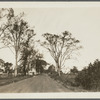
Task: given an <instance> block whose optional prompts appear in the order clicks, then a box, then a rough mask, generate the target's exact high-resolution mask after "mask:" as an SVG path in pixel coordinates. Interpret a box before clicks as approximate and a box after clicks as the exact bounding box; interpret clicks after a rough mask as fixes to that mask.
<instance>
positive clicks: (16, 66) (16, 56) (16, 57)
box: [15, 50, 18, 77]
mask: <svg viewBox="0 0 100 100" xmlns="http://www.w3.org/2000/svg"><path fill="white" fill-rule="evenodd" d="M15 53H16V55H15V60H16V65H15V77H16V76H17V68H18V63H17V59H18V52H17V50H15Z"/></svg>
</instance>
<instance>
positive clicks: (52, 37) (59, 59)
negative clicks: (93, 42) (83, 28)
mask: <svg viewBox="0 0 100 100" xmlns="http://www.w3.org/2000/svg"><path fill="white" fill-rule="evenodd" d="M43 37H44V38H45V39H46V41H44V42H43V43H42V44H41V45H42V46H44V47H45V48H46V49H47V50H48V51H49V52H50V54H51V56H52V57H53V59H54V61H55V62H56V65H57V68H58V74H59V76H60V72H61V67H63V66H64V63H65V61H66V60H67V59H70V58H71V56H72V53H73V52H74V51H75V50H78V49H79V48H81V46H78V43H79V40H76V39H75V38H73V37H72V34H71V33H70V32H68V31H65V32H63V33H62V34H61V35H56V34H50V33H45V34H43Z"/></svg>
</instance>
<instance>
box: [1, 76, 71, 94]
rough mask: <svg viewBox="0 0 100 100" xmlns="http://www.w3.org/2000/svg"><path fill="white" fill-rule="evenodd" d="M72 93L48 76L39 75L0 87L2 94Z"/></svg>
mask: <svg viewBox="0 0 100 100" xmlns="http://www.w3.org/2000/svg"><path fill="white" fill-rule="evenodd" d="M35 92H38V93H41V92H44V93H45V92H71V90H69V89H67V88H65V87H64V86H62V85H61V84H60V83H58V82H56V81H55V80H53V79H52V78H50V77H49V76H48V75H46V74H43V75H38V76H35V77H32V78H28V79H25V80H22V81H19V82H15V83H11V84H9V85H5V86H0V93H35Z"/></svg>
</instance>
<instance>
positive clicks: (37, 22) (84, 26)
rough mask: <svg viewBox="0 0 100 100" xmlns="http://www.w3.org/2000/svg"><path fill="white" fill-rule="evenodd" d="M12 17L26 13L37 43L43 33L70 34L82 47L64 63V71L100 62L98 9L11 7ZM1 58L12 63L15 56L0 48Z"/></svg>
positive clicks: (48, 56) (46, 56) (46, 52)
mask: <svg viewBox="0 0 100 100" xmlns="http://www.w3.org/2000/svg"><path fill="white" fill-rule="evenodd" d="M14 11H15V14H16V15H17V14H19V13H21V12H24V13H25V16H24V19H25V20H26V21H27V22H28V23H29V25H30V27H31V28H34V31H35V33H36V37H35V39H36V40H39V39H40V40H42V39H43V37H42V36H41V35H42V34H44V33H46V32H48V33H52V34H60V33H62V32H64V31H66V30H67V31H69V32H71V33H72V36H73V37H75V38H76V39H78V40H80V45H81V46H83V48H82V49H81V50H79V51H78V56H75V57H77V59H75V60H68V61H66V62H65V68H72V67H73V66H77V67H78V69H82V68H83V67H84V66H87V65H88V64H89V63H90V62H94V60H95V59H100V45H99V42H100V6H97V7H94V6H93V7H92V6H90V7H85V6H84V5H83V6H82V7H77V6H74V7H60V6H59V7H34V6H33V7H32V8H30V7H29V8H28V7H26V8H14ZM36 48H37V49H39V51H40V52H41V53H43V54H44V59H45V60H46V61H47V62H49V63H53V64H54V60H53V59H52V57H51V56H50V54H49V52H48V51H47V50H45V49H44V48H42V47H40V46H39V45H38V44H37V47H36ZM0 57H1V58H2V59H4V60H5V61H9V62H12V63H14V62H15V60H14V54H13V53H12V52H11V51H10V50H9V49H8V48H6V49H0Z"/></svg>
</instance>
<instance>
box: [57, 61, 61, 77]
mask: <svg viewBox="0 0 100 100" xmlns="http://www.w3.org/2000/svg"><path fill="white" fill-rule="evenodd" d="M56 64H57V68H58V69H57V72H58V75H59V76H60V75H61V74H60V72H61V68H60V66H59V63H58V62H56Z"/></svg>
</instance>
